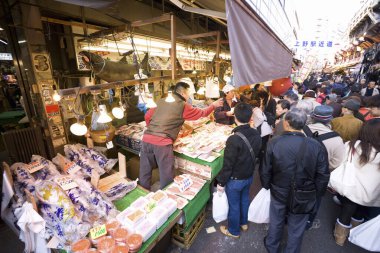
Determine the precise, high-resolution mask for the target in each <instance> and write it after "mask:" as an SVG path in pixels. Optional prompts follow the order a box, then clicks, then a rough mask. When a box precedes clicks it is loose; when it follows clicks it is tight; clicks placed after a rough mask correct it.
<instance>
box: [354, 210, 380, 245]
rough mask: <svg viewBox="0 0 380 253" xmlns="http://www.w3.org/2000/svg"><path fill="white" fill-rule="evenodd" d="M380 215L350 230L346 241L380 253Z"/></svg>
mask: <svg viewBox="0 0 380 253" xmlns="http://www.w3.org/2000/svg"><path fill="white" fill-rule="evenodd" d="M379 238H380V215H378V216H377V217H376V218H373V219H372V220H369V221H367V222H365V223H363V224H361V225H359V226H357V227H355V228H353V229H351V230H350V236H349V237H348V240H349V241H350V242H352V243H353V244H355V245H357V246H359V247H362V248H363V249H366V250H369V251H374V252H379V251H380V240H379Z"/></svg>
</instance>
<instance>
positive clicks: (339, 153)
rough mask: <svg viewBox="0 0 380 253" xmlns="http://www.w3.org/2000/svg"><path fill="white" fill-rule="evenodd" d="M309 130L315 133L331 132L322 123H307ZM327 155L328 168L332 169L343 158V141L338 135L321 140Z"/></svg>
mask: <svg viewBox="0 0 380 253" xmlns="http://www.w3.org/2000/svg"><path fill="white" fill-rule="evenodd" d="M308 127H309V128H310V130H311V131H312V132H313V133H315V132H317V131H318V133H319V135H322V134H325V133H329V132H332V130H331V129H330V127H329V126H326V125H324V124H322V123H315V124H310V125H308ZM323 144H324V145H325V147H326V149H327V153H328V155H329V169H330V171H333V170H334V169H335V168H337V167H338V166H339V165H341V164H342V162H343V159H344V152H345V148H344V142H343V139H342V138H341V137H340V136H337V137H333V138H330V139H327V140H324V141H323Z"/></svg>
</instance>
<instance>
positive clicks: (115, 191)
mask: <svg viewBox="0 0 380 253" xmlns="http://www.w3.org/2000/svg"><path fill="white" fill-rule="evenodd" d="M136 186H137V180H135V181H132V182H121V183H119V184H117V185H115V186H113V187H112V188H111V189H109V190H108V191H106V192H105V193H104V194H105V195H106V196H107V197H108V198H109V199H110V200H111V201H115V200H118V199H121V198H122V197H124V196H125V195H126V194H127V193H128V192H130V191H132V190H133V189H135V188H136Z"/></svg>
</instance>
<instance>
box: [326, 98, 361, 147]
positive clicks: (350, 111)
mask: <svg viewBox="0 0 380 253" xmlns="http://www.w3.org/2000/svg"><path fill="white" fill-rule="evenodd" d="M359 108H360V102H358V101H357V100H355V99H349V100H347V101H345V102H344V103H343V108H342V113H343V116H342V117H338V118H335V119H333V120H332V121H331V129H332V130H334V131H335V132H337V133H338V134H339V135H340V137H342V139H343V141H344V142H346V141H350V140H353V139H355V138H356V137H357V136H358V134H359V130H360V128H361V126H362V124H363V122H362V121H361V120H359V119H357V118H356V117H355V116H354V113H355V112H356V111H358V110H359Z"/></svg>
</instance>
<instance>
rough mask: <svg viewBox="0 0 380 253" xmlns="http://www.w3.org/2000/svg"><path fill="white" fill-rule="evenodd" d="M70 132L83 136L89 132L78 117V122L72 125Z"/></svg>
mask: <svg viewBox="0 0 380 253" xmlns="http://www.w3.org/2000/svg"><path fill="white" fill-rule="evenodd" d="M70 132H71V133H72V134H74V135H77V136H82V135H85V134H86V133H87V127H86V125H85V124H83V123H82V122H81V121H80V120H79V118H78V121H77V123H74V124H72V125H71V126H70Z"/></svg>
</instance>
